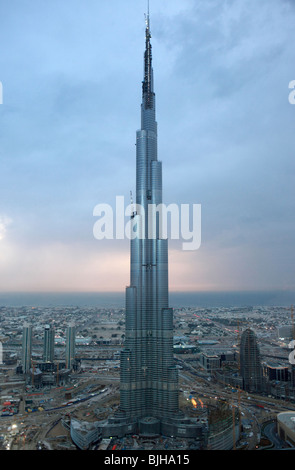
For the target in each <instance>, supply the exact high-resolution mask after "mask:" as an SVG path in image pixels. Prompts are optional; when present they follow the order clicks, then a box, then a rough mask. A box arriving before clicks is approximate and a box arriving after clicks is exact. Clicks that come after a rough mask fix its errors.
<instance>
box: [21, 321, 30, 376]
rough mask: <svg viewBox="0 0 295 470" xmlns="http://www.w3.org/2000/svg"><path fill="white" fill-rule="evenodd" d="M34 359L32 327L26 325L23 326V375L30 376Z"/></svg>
mask: <svg viewBox="0 0 295 470" xmlns="http://www.w3.org/2000/svg"><path fill="white" fill-rule="evenodd" d="M31 359H32V326H31V325H29V324H28V323H25V324H24V326H23V338H22V361H21V362H22V368H23V373H24V374H28V373H29V372H30V368H31Z"/></svg>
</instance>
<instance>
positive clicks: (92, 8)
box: [0, 0, 295, 292]
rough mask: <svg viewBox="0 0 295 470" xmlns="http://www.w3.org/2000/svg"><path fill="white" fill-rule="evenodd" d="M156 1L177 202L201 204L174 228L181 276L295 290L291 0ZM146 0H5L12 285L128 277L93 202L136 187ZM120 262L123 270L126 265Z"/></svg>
mask: <svg viewBox="0 0 295 470" xmlns="http://www.w3.org/2000/svg"><path fill="white" fill-rule="evenodd" d="M256 3H257V2H255V1H253V0H251V1H250V2H248V3H247V5H245V4H244V3H243V2H242V1H241V0H238V1H235V2H233V1H227V2H224V3H222V4H220V2H217V1H215V0H213V1H212V2H210V3H208V2H205V1H202V2H198V5H196V4H195V2H193V1H191V0H182V1H181V2H180V1H179V0H173V1H169V2H168V1H163V2H161V4H158V2H151V6H150V7H151V10H152V32H153V46H154V50H155V54H154V57H153V61H154V66H155V67H156V68H157V76H156V88H157V114H158V121H159V122H160V130H161V132H160V139H159V154H160V155H161V160H163V166H164V172H165V180H164V182H163V183H164V195H165V198H164V199H165V201H164V202H165V203H166V204H170V203H177V204H182V203H190V204H201V205H202V244H201V246H200V248H199V249H198V250H196V251H194V252H185V251H183V250H182V249H181V244H180V243H178V242H177V241H173V240H172V241H171V242H169V290H170V291H202V290H203V291H210V290H212V291H216V290H221V291H222V290H272V289H281V290H290V291H291V290H293V291H294V290H295V267H294V266H295V258H294V257H295V250H294V236H293V232H294V229H295V226H294V225H295V222H294V218H293V217H292V215H293V209H294V200H295V194H294V191H295V190H294V182H293V180H294V173H295V167H294V157H293V155H294V150H293V144H292V135H293V132H294V124H295V120H294V112H295V106H292V105H291V104H290V102H289V101H288V95H289V92H290V90H289V89H288V84H289V82H290V81H291V80H293V79H295V75H294V72H293V68H292V64H293V63H294V48H293V44H292V41H291V38H292V36H291V33H292V32H293V25H294V19H295V7H294V5H293V4H292V2H289V1H287V0H285V1H282V2H278V1H276V0H267V1H266V0H262V1H261V2H260V4H259V7H258V6H257V4H256ZM145 9H146V2H144V1H143V2H136V3H135V2H132V1H131V0H129V1H126V2H124V4H122V2H119V1H114V2H111V5H110V2H107V1H102V2H100V4H99V5H97V4H96V2H93V1H90V2H88V5H87V8H86V7H85V6H84V5H83V6H82V5H81V4H80V3H79V2H76V1H74V2H71V3H70V2H68V1H65V2H63V4H62V5H60V3H58V2H57V1H53V2H51V3H50V6H49V5H42V6H41V5H40V4H38V3H37V2H36V1H33V2H32V1H31V2H30V3H28V2H20V1H17V2H16V3H14V4H13V5H9V4H8V5H7V4H6V5H5V6H4V5H3V6H2V7H1V10H2V18H3V27H2V28H1V32H0V41H1V44H2V45H3V54H2V56H1V58H0V74H1V75H0V81H1V83H2V85H3V104H1V106H0V122H1V133H0V145H1V147H0V152H1V155H0V172H1V173H0V174H1V176H0V178H1V179H0V181H1V184H0V284H1V291H2V292H5V291H6V292H9V291H106V292H107V291H108V292H110V291H123V290H124V286H125V285H126V284H127V283H128V274H129V240H127V239H126V240H102V241H98V240H96V239H95V238H94V236H93V232H92V230H93V225H94V223H95V218H94V217H93V209H94V207H95V205H96V204H98V203H108V204H114V202H115V198H116V196H118V195H124V196H125V199H126V200H128V198H129V193H130V190H132V191H134V190H135V188H134V181H135V172H134V163H135V157H134V144H135V139H134V129H135V128H137V125H138V124H137V123H138V102H139V100H140V90H139V89H138V86H137V84H138V82H139V81H141V80H142V73H141V71H142V48H141V45H142V41H141V38H142V34H143V30H144V21H140V18H142V20H143V14H144V11H145ZM114 273H115V274H114Z"/></svg>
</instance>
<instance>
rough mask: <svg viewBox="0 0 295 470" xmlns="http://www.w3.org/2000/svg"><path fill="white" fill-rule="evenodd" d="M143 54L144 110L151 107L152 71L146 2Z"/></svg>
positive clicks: (148, 17)
mask: <svg viewBox="0 0 295 470" xmlns="http://www.w3.org/2000/svg"><path fill="white" fill-rule="evenodd" d="M145 23H146V29H145V53H144V81H143V84H142V94H143V100H144V104H145V108H146V109H147V108H152V107H153V102H154V100H153V95H154V93H153V69H152V45H151V37H152V35H151V30H150V4H149V0H148V12H147V14H146V15H145Z"/></svg>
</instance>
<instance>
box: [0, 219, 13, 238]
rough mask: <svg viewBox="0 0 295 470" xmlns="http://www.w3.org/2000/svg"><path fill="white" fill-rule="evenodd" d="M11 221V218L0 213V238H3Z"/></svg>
mask: <svg viewBox="0 0 295 470" xmlns="http://www.w3.org/2000/svg"><path fill="white" fill-rule="evenodd" d="M11 222H12V220H11V219H9V218H8V217H6V216H1V215H0V240H3V238H4V237H5V235H6V230H7V226H8V225H9V224H10V223H11Z"/></svg>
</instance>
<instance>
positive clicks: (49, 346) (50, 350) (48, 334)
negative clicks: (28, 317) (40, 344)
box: [43, 325, 54, 362]
mask: <svg viewBox="0 0 295 470" xmlns="http://www.w3.org/2000/svg"><path fill="white" fill-rule="evenodd" d="M53 360H54V328H53V327H52V325H46V327H45V329H44V349H43V361H44V362H53Z"/></svg>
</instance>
